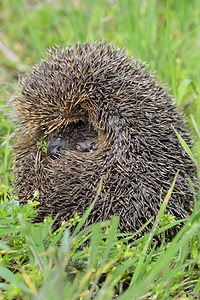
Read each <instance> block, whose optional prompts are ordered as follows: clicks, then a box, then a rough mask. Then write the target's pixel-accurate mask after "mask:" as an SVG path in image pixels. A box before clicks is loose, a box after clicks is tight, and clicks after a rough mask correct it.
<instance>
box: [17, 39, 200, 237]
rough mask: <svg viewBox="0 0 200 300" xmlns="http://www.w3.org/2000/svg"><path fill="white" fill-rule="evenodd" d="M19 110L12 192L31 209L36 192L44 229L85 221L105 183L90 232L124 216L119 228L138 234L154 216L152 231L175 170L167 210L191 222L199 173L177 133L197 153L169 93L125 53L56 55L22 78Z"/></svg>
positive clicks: (105, 48) (81, 50)
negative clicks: (48, 221)
mask: <svg viewBox="0 0 200 300" xmlns="http://www.w3.org/2000/svg"><path fill="white" fill-rule="evenodd" d="M16 108H17V120H18V128H17V134H16V143H15V146H14V150H15V151H14V152H15V154H14V156H15V159H14V161H15V162H14V173H15V179H14V182H13V185H14V190H15V193H16V195H17V196H18V198H19V202H20V203H23V204H24V203H27V201H28V200H32V199H33V195H34V193H35V191H38V193H39V202H40V203H39V205H38V207H37V217H36V221H42V220H43V219H44V218H45V217H46V216H51V217H53V218H55V217H57V218H56V224H57V226H59V225H60V224H61V223H62V222H63V221H68V220H69V219H71V218H72V217H73V216H74V215H75V213H77V214H78V216H80V217H81V216H83V214H84V213H85V211H86V210H87V209H88V207H89V206H90V204H91V203H92V201H93V200H94V198H95V195H96V193H97V189H98V186H99V183H100V180H101V179H102V182H103V183H102V187H101V191H100V194H99V197H98V199H97V201H96V203H95V205H94V207H93V209H92V211H91V213H90V215H89V217H88V219H87V221H86V222H85V224H84V226H88V225H89V224H93V223H96V222H99V221H103V220H107V219H111V218H112V217H113V216H119V217H120V221H119V230H120V231H121V232H131V233H133V232H136V231H137V230H138V229H140V228H141V227H142V226H143V225H144V224H145V223H146V222H147V221H148V220H149V219H151V218H152V217H153V218H152V221H151V222H150V223H149V224H148V226H147V227H146V230H150V229H151V227H152V224H153V222H154V220H155V218H156V216H157V214H158V211H159V209H160V206H161V202H162V200H163V199H164V198H165V196H166V194H167V191H168V190H169V188H170V186H171V185H172V182H173V180H174V177H175V175H176V173H177V171H179V173H178V177H177V180H176V183H175V187H174V190H173V193H172V195H171V198H170V201H169V203H168V206H167V209H166V212H169V213H170V214H171V215H173V216H174V217H175V219H176V220H180V219H183V218H187V217H188V216H189V215H190V214H191V212H192V210H193V202H194V201H193V198H194V197H193V192H192V189H191V187H190V185H189V182H188V178H191V180H192V182H193V184H194V186H196V185H197V184H196V183H197V179H196V168H195V165H194V164H193V162H192V161H191V159H190V158H189V156H188V154H187V153H186V152H185V151H184V149H183V148H182V146H181V144H180V142H179V140H178V138H177V135H176V133H175V131H174V128H175V129H176V130H177V132H179V134H180V135H181V136H182V138H183V139H184V140H185V142H186V143H187V144H188V146H189V147H192V145H193V142H192V139H191V137H190V130H189V129H187V128H186V125H185V120H184V116H183V114H182V112H180V111H179V110H177V105H176V104H175V101H174V100H173V99H172V97H171V96H170V95H169V94H168V91H167V90H166V88H165V86H164V85H162V84H160V83H159V82H158V81H157V79H156V76H155V74H154V73H152V72H150V71H148V66H147V65H146V64H145V63H142V62H140V61H139V60H136V59H134V58H132V57H131V58H129V57H128V55H127V53H126V52H125V51H124V50H121V49H120V48H116V47H114V46H113V45H112V44H109V43H106V42H105V43H104V42H98V43H97V42H96V43H90V42H86V43H84V44H81V43H77V44H76V45H75V47H73V46H67V47H66V49H60V48H59V47H58V46H55V47H53V48H51V49H48V50H47V58H46V59H43V60H41V61H40V62H39V63H38V64H37V65H35V66H34V67H33V69H32V71H31V72H30V73H28V74H27V75H25V76H24V78H23V80H22V82H21V93H20V96H19V97H17V99H16ZM43 139H45V141H46V143H47V149H46V148H45V147H44V145H43V144H42V142H41V141H42V140H43ZM46 150H47V151H46ZM173 230H174V231H173V232H174V233H175V232H176V230H178V229H176V228H175V229H173Z"/></svg>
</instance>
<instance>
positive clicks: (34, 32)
mask: <svg viewBox="0 0 200 300" xmlns="http://www.w3.org/2000/svg"><path fill="white" fill-rule="evenodd" d="M0 28H1V32H0V200H1V205H0V299H36V300H39V299H52V300H54V299H57V300H62V299H66V300H67V299H69V300H71V299H77V300H78V299H99V300H100V299H102V300H103V299H105V300H107V299H108V300H109V299H120V300H124V299H127V300H129V299H136V300H137V299H174V300H175V299H199V298H200V235H199V230H200V222H199V220H200V209H199V204H200V199H199V197H198V195H197V197H194V198H195V207H194V213H193V214H192V216H191V217H190V218H189V219H188V220H186V223H185V225H184V226H183V227H182V229H181V230H180V231H179V233H178V234H177V235H176V236H175V237H174V238H173V240H172V241H171V242H166V240H165V233H164V231H165V230H166V229H167V228H169V227H170V226H173V225H174V224H175V222H174V220H173V218H171V216H169V215H166V214H165V213H164V210H165V207H166V205H167V202H168V201H170V195H171V193H172V189H173V185H172V188H171V189H170V190H169V193H168V194H167V195H166V198H165V201H164V202H163V205H162V206H161V209H160V212H159V214H158V217H157V219H156V221H155V223H154V226H153V228H152V231H151V233H148V234H147V233H145V234H144V236H143V237H142V238H140V239H138V240H135V241H133V236H132V237H129V235H121V239H118V238H117V237H118V236H120V233H119V232H118V230H117V226H118V222H119V219H118V217H114V218H113V219H112V220H110V221H105V222H102V223H98V224H95V225H92V226H89V227H88V228H86V229H82V225H83V223H84V221H85V219H86V218H87V216H88V214H89V213H90V211H91V209H92V206H91V207H90V208H89V209H88V210H87V211H86V213H85V215H84V216H83V218H82V219H81V220H80V219H79V217H78V216H75V218H74V219H71V220H69V222H68V223H65V224H63V225H62V226H61V227H60V228H59V229H58V230H57V231H55V232H52V230H51V229H52V227H53V220H52V219H51V218H46V219H45V221H44V222H43V223H35V224H32V222H31V220H32V218H33V217H34V216H35V215H36V210H35V208H36V207H37V201H39V199H38V195H37V193H35V194H34V195H33V201H30V202H29V203H28V204H27V205H24V206H21V205H20V206H18V202H17V199H15V197H14V196H13V194H12V186H11V182H12V180H13V176H14V175H13V170H12V147H11V145H12V143H13V142H14V129H15V128H16V120H15V114H14V111H15V110H14V106H15V104H14V98H15V97H16V96H17V95H18V94H19V89H18V84H19V82H20V78H21V76H23V74H24V73H26V72H28V71H30V70H31V66H32V65H34V64H36V63H37V62H38V61H39V59H40V58H45V57H46V49H47V48H49V47H52V46H54V45H59V46H60V47H61V48H64V47H65V46H66V45H67V44H70V45H75V44H76V41H80V42H85V41H87V40H89V41H91V42H95V41H100V40H106V41H108V42H112V43H113V44H114V45H116V46H119V47H120V48H122V49H125V50H126V51H127V53H128V56H130V57H131V56H133V57H134V58H137V59H140V60H141V61H144V62H146V63H147V64H148V65H149V69H150V70H152V71H153V72H156V74H157V78H158V81H159V82H161V83H165V84H166V86H167V88H168V89H169V93H170V94H171V95H172V97H173V98H174V99H175V101H176V102H177V104H178V105H179V109H180V108H182V109H183V110H184V114H185V117H186V120H187V126H188V127H190V128H191V132H192V135H193V137H194V148H193V149H189V148H188V146H187V145H186V144H185V143H184V141H183V140H181V137H179V138H180V141H181V143H182V146H183V148H184V149H185V151H186V152H187V153H188V154H189V156H190V157H191V159H192V160H193V161H194V162H195V164H196V165H197V172H198V175H199V174H200V171H199V162H200V65H199V61H200V2H199V0H191V1H188V0H177V1H173V0H168V1H167V0H163V1H158V0H157V1H156V0H141V1H138V0H101V1H100V0H97V1H93V0H85V1H81V0H74V1H73V0H67V1H65V0H55V1H53V0H45V1H39V0H36V1H31V0H24V1H23V0H14V1H13V0H1V1H0ZM100 188H101V183H100V187H99V190H98V192H97V196H96V198H97V197H98V193H99V192H100ZM95 200H96V199H95ZM95 200H94V201H95ZM163 200H164V199H163ZM71 226H76V229H75V231H74V232H73V234H72V235H70V234H69V231H68V229H67V228H70V227H71ZM144 226H145V224H144ZM102 228H104V230H103V231H102V230H101V229H102ZM160 232H162V235H163V239H162V242H161V243H160V244H157V243H155V242H154V239H153V236H154V235H156V234H158V233H160ZM88 240H90V243H87V241H88ZM128 241H130V242H129V243H128Z"/></svg>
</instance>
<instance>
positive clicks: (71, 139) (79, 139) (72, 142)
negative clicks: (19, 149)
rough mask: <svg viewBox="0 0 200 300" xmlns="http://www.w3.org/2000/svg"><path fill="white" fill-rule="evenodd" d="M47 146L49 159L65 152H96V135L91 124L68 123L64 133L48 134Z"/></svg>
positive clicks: (80, 122)
mask: <svg viewBox="0 0 200 300" xmlns="http://www.w3.org/2000/svg"><path fill="white" fill-rule="evenodd" d="M47 145H48V149H47V154H48V155H49V156H50V157H51V158H56V157H58V156H60V155H61V154H62V153H63V152H64V151H66V150H72V151H81V152H90V153H91V152H94V151H95V150H97V147H98V146H97V145H98V134H97V132H96V131H95V130H94V129H93V128H92V126H91V124H90V125H89V124H88V123H84V122H83V121H77V122H73V123H69V124H68V126H67V128H66V130H65V131H64V132H60V133H59V132H58V131H54V132H52V133H51V134H49V135H48V137H47Z"/></svg>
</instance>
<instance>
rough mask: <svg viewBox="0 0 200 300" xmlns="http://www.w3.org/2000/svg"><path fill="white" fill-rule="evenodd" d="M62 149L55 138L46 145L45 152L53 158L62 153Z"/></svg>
mask: <svg viewBox="0 0 200 300" xmlns="http://www.w3.org/2000/svg"><path fill="white" fill-rule="evenodd" d="M62 150H63V147H62V145H61V144H60V143H59V142H58V139H56V140H55V141H53V142H52V143H51V144H50V145H48V148H47V154H48V155H49V156H50V157H51V158H53V159H55V158H57V157H58V156H59V155H60V154H61V153H62Z"/></svg>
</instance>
